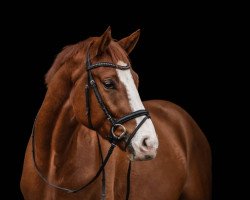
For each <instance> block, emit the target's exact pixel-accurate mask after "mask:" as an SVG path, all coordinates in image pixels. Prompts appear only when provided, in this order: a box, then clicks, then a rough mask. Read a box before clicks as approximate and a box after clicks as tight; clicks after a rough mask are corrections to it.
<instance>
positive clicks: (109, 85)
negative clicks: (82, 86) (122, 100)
mask: <svg viewBox="0 0 250 200" xmlns="http://www.w3.org/2000/svg"><path fill="white" fill-rule="evenodd" d="M103 85H104V87H105V88H106V89H114V88H115V84H114V82H113V81H112V80H111V79H107V80H104V81H103Z"/></svg>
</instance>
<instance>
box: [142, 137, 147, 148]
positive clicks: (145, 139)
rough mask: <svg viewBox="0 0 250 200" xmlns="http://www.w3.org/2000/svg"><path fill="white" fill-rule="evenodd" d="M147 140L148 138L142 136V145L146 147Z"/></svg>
mask: <svg viewBox="0 0 250 200" xmlns="http://www.w3.org/2000/svg"><path fill="white" fill-rule="evenodd" d="M147 140H148V138H144V139H143V141H142V145H143V146H144V147H148V145H147Z"/></svg>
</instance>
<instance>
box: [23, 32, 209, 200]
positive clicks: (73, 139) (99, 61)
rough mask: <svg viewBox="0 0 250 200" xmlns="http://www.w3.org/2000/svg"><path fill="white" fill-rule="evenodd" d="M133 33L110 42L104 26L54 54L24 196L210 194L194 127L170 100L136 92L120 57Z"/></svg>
mask: <svg viewBox="0 0 250 200" xmlns="http://www.w3.org/2000/svg"><path fill="white" fill-rule="evenodd" d="M139 35H140V31H136V32H134V33H133V34H131V35H130V36H128V37H126V38H123V39H122V40H120V41H116V40H113V39H112V37H111V30H110V28H108V29H107V30H106V31H105V32H104V34H103V35H102V36H100V37H91V38H89V39H87V40H84V41H82V42H80V43H77V44H75V45H71V46H67V47H66V48H64V50H63V51H62V52H61V53H60V54H59V55H58V56H57V58H56V59H55V61H54V64H53V66H52V67H51V68H50V70H49V71H48V73H47V75H46V84H47V88H48V90H47V93H46V96H45V99H44V101H43V104H42V106H41V108H40V110H39V112H38V114H37V117H36V120H35V122H34V127H33V131H32V135H31V138H30V141H29V143H28V146H27V150H26V154H25V160H24V166H23V173H22V178H21V191H22V193H23V196H24V198H25V199H26V200H42V199H48V200H50V199H55V200H68V199H71V200H73V199H74V200H78V199H79V200H82V199H101V198H102V199H105V196H106V199H125V197H126V195H127V198H129V199H130V200H132V199H137V200H138V199H162V200H163V199H164V200H166V199H168V200H178V199H185V200H208V199H211V153H210V147H209V144H208V142H207V140H206V138H205V136H204V134H203V133H202V131H201V130H200V128H199V127H198V126H197V124H196V123H195V122H194V120H193V119H192V118H191V117H190V116H189V115H188V114H187V113H186V112H185V111H184V110H183V109H181V108H180V107H178V106H177V105H175V104H173V103H170V102H167V101H162V100H151V101H145V102H143V103H142V101H141V99H140V96H139V94H138V91H137V88H138V84H139V80H138V76H137V74H136V73H135V72H134V71H133V69H132V68H131V66H130V62H129V58H128V55H129V54H130V52H131V51H132V50H133V48H134V47H135V45H136V43H137V41H138V39H139ZM152 70H153V69H152ZM118 122H119V123H118ZM96 133H97V134H96ZM99 135H100V137H99ZM110 143H111V148H110ZM98 144H99V145H98ZM115 146H117V148H114V147H115ZM158 146H159V148H158ZM112 151H113V153H112ZM102 152H103V153H102ZM107 152H109V153H107ZM102 154H103V155H102ZM107 154H108V156H110V157H109V158H107V163H105V160H104V161H103V159H105V156H106V155H107ZM109 154H110V155H109ZM101 157H103V158H101ZM145 160H150V161H145ZM131 161H135V162H132V164H131ZM136 161H137V162H136ZM139 161H141V162H139ZM130 164H131V165H130ZM105 165H106V166H105ZM100 166H102V167H103V168H104V169H105V171H104V169H102V168H100ZM104 166H105V167H104ZM130 167H131V168H130ZM128 169H129V170H131V174H130V173H129V170H128ZM98 171H99V172H103V173H102V175H100V173H97V172H98ZM99 175H100V176H99ZM93 177H95V178H96V179H93ZM92 180H93V181H92ZM88 183H89V184H88ZM86 184H87V186H86V187H84V186H85V185H86ZM129 184H130V185H129ZM83 187H84V188H83ZM81 188H82V189H81ZM128 195H129V196H128Z"/></svg>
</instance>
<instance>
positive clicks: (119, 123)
mask: <svg viewBox="0 0 250 200" xmlns="http://www.w3.org/2000/svg"><path fill="white" fill-rule="evenodd" d="M91 45H92V43H91V44H90V45H89V47H88V50H87V59H86V70H87V74H88V82H87V84H86V87H85V95H86V114H87V117H88V124H89V128H91V129H94V127H93V124H92V120H91V106H90V89H93V91H94V94H95V97H96V99H97V101H98V103H99V105H100V107H101V109H102V110H103V112H104V114H105V116H106V118H107V120H108V121H109V122H110V124H111V128H110V134H109V136H108V140H109V142H110V144H111V146H110V148H109V150H108V153H107V155H106V157H105V158H103V153H102V150H101V144H100V139H99V135H98V133H97V132H96V133H97V139H98V147H99V153H100V156H101V161H102V164H101V166H100V168H99V170H98V171H97V173H96V175H95V176H94V177H93V178H92V179H91V180H90V181H89V182H88V183H87V184H85V185H83V186H81V187H79V188H77V189H69V188H65V187H61V186H58V185H56V184H53V183H51V182H49V181H48V179H47V178H46V177H45V176H44V175H43V174H42V173H41V171H40V170H39V168H38V166H37V163H36V159H35V124H36V120H35V122H34V124H33V128H32V134H31V137H32V158H33V163H34V166H35V169H36V172H37V174H38V175H39V176H40V178H41V179H42V180H43V181H44V182H45V183H47V184H48V185H49V186H51V187H53V188H56V189H59V190H62V191H65V192H67V193H76V192H79V191H81V190H83V189H84V188H86V187H87V186H89V185H90V184H91V183H93V182H94V181H95V180H96V179H97V178H98V177H99V175H100V174H101V172H102V198H101V199H102V200H104V199H105V198H106V184H105V182H106V181H105V169H104V168H105V166H106V164H107V162H108V160H109V158H110V156H111V154H112V152H113V150H114V148H115V147H116V145H117V143H118V142H120V141H122V140H126V143H125V148H124V149H123V151H126V149H127V147H128V145H129V144H130V142H131V140H132V138H133V137H134V136H135V134H136V133H137V131H138V130H139V128H140V127H141V126H142V125H143V123H144V122H145V121H146V120H147V119H148V118H150V115H149V113H148V111H146V110H138V111H134V112H131V113H130V114H127V115H125V116H123V117H121V118H120V119H115V118H114V117H113V116H112V114H111V113H110V111H109V110H108V108H107V107H106V106H105V103H104V102H103V100H102V96H101V94H100V92H99V90H98V87H97V84H96V82H95V79H94V77H93V75H92V72H91V71H92V70H94V69H96V68H99V67H109V68H115V69H119V70H129V69H130V66H129V65H128V64H127V65H126V66H121V65H117V64H114V63H110V62H98V63H94V64H92V63H91V59H90V51H89V50H90V47H91ZM141 116H144V118H143V119H142V120H141V122H140V123H139V124H138V125H137V126H136V128H135V129H134V131H133V132H132V133H131V134H130V135H129V136H128V135H127V131H126V128H125V126H123V124H124V123H125V122H128V121H130V120H132V119H135V118H137V117H141ZM118 127H120V128H121V129H122V133H121V134H120V135H116V133H115V131H116V129H117V128H118ZM127 136H128V137H127ZM130 171H131V161H130V162H129V167H128V173H127V192H126V199H128V198H129V192H130Z"/></svg>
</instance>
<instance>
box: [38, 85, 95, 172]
mask: <svg viewBox="0 0 250 200" xmlns="http://www.w3.org/2000/svg"><path fill="white" fill-rule="evenodd" d="M61 84H64V85H61V87H62V88H63V89H58V88H56V86H58V85H57V84H55V87H53V85H52V86H51V87H49V88H48V91H47V94H46V96H45V99H44V102H43V104H42V107H41V109H40V111H39V114H38V116H37V120H36V124H35V146H36V160H37V162H38V165H39V166H40V168H41V169H43V171H44V172H45V173H46V172H47V173H49V172H50V171H51V166H53V168H57V167H58V166H65V163H71V164H72V163H75V165H77V164H79V163H78V162H80V161H81V159H80V160H79V161H77V162H73V161H72V160H77V157H82V158H85V157H89V156H88V155H89V152H92V155H93V157H95V156H94V155H95V153H96V152H98V150H97V147H96V143H95V141H94V140H96V136H95V135H94V134H93V133H91V132H93V131H91V130H90V129H88V128H87V127H84V126H83V125H81V124H80V123H79V122H78V121H77V120H76V119H75V116H74V112H73V108H72V105H71V103H70V91H71V86H69V85H66V83H64V82H62V83H61ZM93 136H95V138H94V137H93ZM80 141H81V142H80ZM83 144H85V145H83ZM83 148H84V151H82V152H80V151H81V150H82V149H83ZM85 154H86V155H85ZM71 161H72V162H71ZM89 163H90V164H91V166H92V165H93V164H94V165H98V163H96V160H95V159H93V162H92V163H91V162H89ZM71 167H73V166H71ZM55 170H56V169H55ZM55 170H53V171H55ZM57 171H58V170H57Z"/></svg>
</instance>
